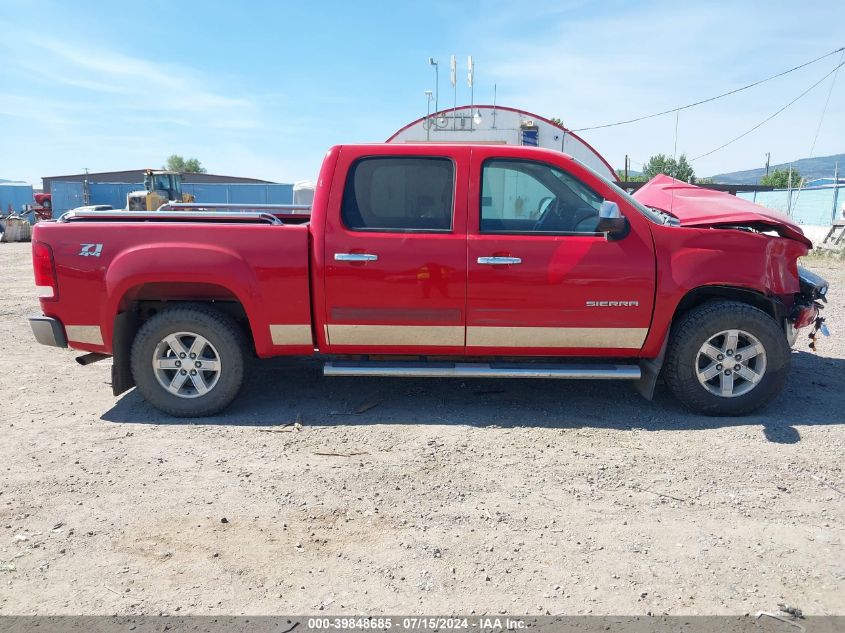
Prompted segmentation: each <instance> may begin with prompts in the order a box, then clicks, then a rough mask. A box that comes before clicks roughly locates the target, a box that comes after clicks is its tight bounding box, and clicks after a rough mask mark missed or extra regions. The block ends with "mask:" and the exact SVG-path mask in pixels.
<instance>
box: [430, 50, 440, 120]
mask: <svg viewBox="0 0 845 633" xmlns="http://www.w3.org/2000/svg"><path fill="white" fill-rule="evenodd" d="M428 65H429V66H434V111H435V112H440V63H439V62H438V61H437V60H436V59H434V58H433V57H429V58H428Z"/></svg>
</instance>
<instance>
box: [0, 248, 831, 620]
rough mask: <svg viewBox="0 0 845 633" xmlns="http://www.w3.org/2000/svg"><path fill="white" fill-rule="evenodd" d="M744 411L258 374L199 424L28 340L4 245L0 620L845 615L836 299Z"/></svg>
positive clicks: (553, 389) (22, 276)
mask: <svg viewBox="0 0 845 633" xmlns="http://www.w3.org/2000/svg"><path fill="white" fill-rule="evenodd" d="M809 265H810V267H811V268H813V269H814V270H816V271H817V272H819V273H820V274H822V275H823V276H825V277H827V278H828V279H829V280H830V281H831V283H832V287H833V293H832V302H831V304H830V306H829V307H828V309H827V310H826V313H827V316H828V320H829V323H830V327H831V329H832V330H833V332H834V336H833V337H832V338H830V339H825V340H823V341H822V343H821V346H820V351H819V353H818V354H813V353H810V352H808V351H807V350H806V346H805V345H804V343H801V345H800V348H799V351H796V352H795V354H794V358H793V361H794V363H793V371H792V375H791V379H790V381H789V383H788V386H787V388H786V390H785V391H784V393H783V394H782V395H781V396H780V397H779V398H778V399H777V400H776V401H775V402H774V403H773V404H771V405H770V406H768V407H767V408H766V409H765V410H763V411H761V412H760V413H759V414H756V415H752V416H749V417H746V418H741V419H712V418H704V417H700V416H696V415H692V414H690V413H688V412H687V411H685V410H684V409H683V408H681V406H680V405H679V404H677V403H676V402H675V401H674V400H673V399H672V398H671V397H670V396H669V395H668V394H667V393H666V392H665V389H661V390H660V392H659V393H658V395H657V397H656V399H655V402H654V403H651V404H650V403H648V402H646V401H644V400H643V399H641V398H640V397H639V396H637V395H636V394H635V392H634V391H633V389H632V388H631V387H630V386H628V385H625V384H622V383H619V384H617V383H611V384H608V383H578V382H571V383H567V382H557V381H548V382H545V381H505V380H491V381H480V380H479V381H460V380H400V379H351V378H350V379H345V378H332V379H326V378H323V377H321V376H320V374H319V366H318V365H317V364H316V363H314V362H292V361H289V360H283V361H270V362H263V363H255V365H254V366H253V367H252V368H251V369H250V372H249V375H248V383H247V385H246V388H245V390H244V392H243V393H242V395H241V397H240V398H239V399H238V400H237V401H236V403H235V404H234V405H233V406H232V407H231V408H230V409H229V410H228V411H226V412H225V414H224V415H220V416H217V417H214V418H209V419H206V420H203V421H201V422H200V423H196V422H192V421H186V420H174V419H171V418H167V417H164V416H163V415H161V414H159V413H157V412H156V411H155V410H153V409H151V408H150V407H148V406H147V405H146V404H145V403H144V402H143V401H142V400H141V398H140V397H139V395H138V394H137V393H135V392H134V391H132V392H129V393H127V394H124V395H123V396H122V397H120V398H119V399H117V400H115V399H114V398H113V397H112V396H111V392H110V388H109V386H108V381H109V370H110V363H109V362H103V363H98V364H95V365H93V366H89V367H81V366H79V365H77V364H76V363H75V362H74V361H73V358H74V356H75V353H74V352H73V351H69V350H58V349H51V348H46V347H42V346H39V345H36V344H35V343H34V341H33V339H32V336H31V334H30V331H29V327H28V325H27V323H26V321H25V319H24V317H25V316H26V315H28V314H31V313H35V312H37V302H36V300H35V298H34V293H33V290H32V281H31V270H30V261H29V245H28V244H0V270H2V271H3V275H2V280H3V281H2V289H0V317H2V319H0V340H2V341H3V347H4V355H3V357H2V360H0V363H2V364H0V429H2V466H0V468H2V472H3V477H2V481H0V613H3V614H36V613H37V614H78V613H85V614H111V613H119V614H130V613H147V614H158V613H171V614H172V613H179V614H188V613H192V614H193V613H196V614H224V613H225V614H271V613H311V612H319V611H322V612H324V613H400V612H401V613H417V614H423V613H447V612H457V613H468V612H471V611H473V610H474V611H476V612H487V613H504V612H507V613H510V614H524V613H528V614H540V613H546V612H550V613H553V614H587V613H593V614H645V613H648V612H651V613H670V614H741V613H748V612H750V613H754V612H756V611H758V610H761V609H765V610H770V609H776V608H777V604H778V603H788V604H790V605H793V606H796V607H799V608H801V609H803V611H804V613H805V614H842V613H845V610H843V605H845V549H843V547H842V544H843V536H845V508H843V502H845V494H843V493H845V473H843V459H842V454H843V447H845V436H843V430H845V372H844V371H843V369H845V309H843V299H842V294H841V291H840V290H839V289H841V288H845V266H843V263H842V262H841V261H838V262H837V261H833V260H810V262H809Z"/></svg>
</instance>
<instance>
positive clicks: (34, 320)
mask: <svg viewBox="0 0 845 633" xmlns="http://www.w3.org/2000/svg"><path fill="white" fill-rule="evenodd" d="M29 327H31V328H32V334H33V335H34V336H35V340H36V341H38V342H39V343H41V344H42V345H50V346H51V347H67V337H66V336H65V329H64V327H62V324H61V323H60V322H59V321H58V320H57V319H54V318H52V317H46V316H32V317H29Z"/></svg>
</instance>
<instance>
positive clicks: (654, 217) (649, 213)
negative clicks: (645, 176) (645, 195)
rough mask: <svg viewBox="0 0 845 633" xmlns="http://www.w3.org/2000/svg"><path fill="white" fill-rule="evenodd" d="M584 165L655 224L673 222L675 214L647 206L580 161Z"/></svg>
mask: <svg viewBox="0 0 845 633" xmlns="http://www.w3.org/2000/svg"><path fill="white" fill-rule="evenodd" d="M580 164H581V166H582V167H586V168H587V169H589V170H590V172H592V173H593V174H594V175H595V176H596V177H597V178H600V179H601V180H602V181H604V182H605V183H607V185H608V186H609V187H610V188H611V189H613V190H614V191H615V192H616V193H618V194H619V195H620V196H622V197H623V198H624V199H625V201H626V202H628V203H629V204H630V205H631V206H632V207H634V208H635V209H636V210H637V211H639V212H640V213H642V214H643V215H644V216H645V217H647V218H648V219H649V220H651V221H652V222H654V223H655V224H670V223H672V219H673V216H671V215H669V214H668V213H666V212H665V211H661V210H660V209H654V208H652V207H647V206H645V205H644V204H643V203H642V202H640V201H639V200H637V199H636V198H635V197H634V196H632V195H631V194H630V193H628V192H627V191H625V190H624V189H623V188H622V187H620V186H619V185H617V184H616V183H615V182H613V181H612V180H610V179H608V178H606V177H604V176H602V175H601V174H600V173H598V172H597V171H595V170H594V169H593V168H592V167H590V166H589V165H584V163H580Z"/></svg>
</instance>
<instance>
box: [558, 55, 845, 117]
mask: <svg viewBox="0 0 845 633" xmlns="http://www.w3.org/2000/svg"><path fill="white" fill-rule="evenodd" d="M842 51H845V46H842V47H840V48H837V49H836V50H834V51H830V52H829V53H825V54H824V55H822V56H821V57H816V58H815V59H812V60H810V61H808V62H805V63H803V64H800V65H798V66H795V67H793V68H790V69H789V70H784V71H783V72H780V73H778V74H776V75H772V76H771V77H766V78H765V79H760V80H759V81H755V82H754V83H750V84H748V85H745V86H742V87H741V88H736V89H734V90H730V91H728V92H723V93H722V94H719V95H716V96H715V97H708V98H707V99H702V100H701V101H696V102H695V103H688V104H687V105H684V106H680V107H678V108H672V109H671V110H664V111H663V112H655V113H654V114H646V115H645V116H641V117H637V118H636V119H627V120H625V121H617V122H616V123H605V124H604V125H592V126H590V127H579V128H576V129H573V130H571V131H572V132H584V131H586V130H600V129H602V128H607V127H616V126H617V125H627V124H628V123H637V122H638V121H645V120H646V119H653V118H655V117H659V116H663V115H664V114H670V113H672V112H679V111H680V110H686V109H688V108H694V107H695V106H699V105H701V104H703V103H710V102H711V101H715V100H716V99H721V98H722V97H727V96H730V95H733V94H736V93H737V92H742V91H743V90H748V89H749V88H753V87H755V86H759V85H760V84H763V83H766V82H767V81H771V80H772V79H777V78H778V77H783V76H784V75H788V74H789V73H791V72H795V71H796V70H800V69H801V68H805V67H806V66H809V65H810V64H815V63H816V62H817V61H820V60H822V59H824V58H826V57H830V56H831V55H835V54H836V53H840V52H842Z"/></svg>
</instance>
